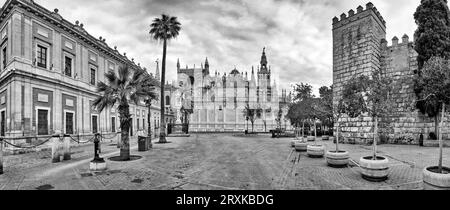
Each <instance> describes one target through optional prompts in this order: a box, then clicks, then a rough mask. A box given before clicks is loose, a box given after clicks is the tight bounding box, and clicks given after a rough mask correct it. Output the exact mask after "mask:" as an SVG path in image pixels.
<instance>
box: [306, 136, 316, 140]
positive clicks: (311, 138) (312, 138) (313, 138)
mask: <svg viewBox="0 0 450 210" xmlns="http://www.w3.org/2000/svg"><path fill="white" fill-rule="evenodd" d="M306 139H307V140H308V141H315V140H316V137H314V136H308V137H307V138H306Z"/></svg>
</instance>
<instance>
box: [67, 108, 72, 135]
mask: <svg viewBox="0 0 450 210" xmlns="http://www.w3.org/2000/svg"><path fill="white" fill-rule="evenodd" d="M73 125H74V123H73V113H70V112H66V134H73V130H74V129H73Z"/></svg>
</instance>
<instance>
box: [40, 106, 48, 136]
mask: <svg viewBox="0 0 450 210" xmlns="http://www.w3.org/2000/svg"><path fill="white" fill-rule="evenodd" d="M37 112H38V113H37V115H38V116H37V127H38V135H48V114H49V113H48V110H44V109H38V111H37Z"/></svg>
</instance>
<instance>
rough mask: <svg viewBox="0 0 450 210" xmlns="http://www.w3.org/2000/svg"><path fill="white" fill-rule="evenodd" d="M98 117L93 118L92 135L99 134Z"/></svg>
mask: <svg viewBox="0 0 450 210" xmlns="http://www.w3.org/2000/svg"><path fill="white" fill-rule="evenodd" d="M97 119H98V118H97V116H95V115H94V116H92V133H94V134H96V133H98V124H97Z"/></svg>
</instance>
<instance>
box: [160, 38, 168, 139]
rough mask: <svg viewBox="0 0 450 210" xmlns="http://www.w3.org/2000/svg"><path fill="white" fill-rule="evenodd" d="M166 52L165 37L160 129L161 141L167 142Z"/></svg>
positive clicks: (165, 41)
mask: <svg viewBox="0 0 450 210" xmlns="http://www.w3.org/2000/svg"><path fill="white" fill-rule="evenodd" d="M166 52H167V40H166V39H164V44H163V58H162V67H161V95H160V97H161V100H160V101H161V118H160V122H161V123H160V129H159V130H160V131H159V143H167V140H166V120H165V114H166V113H165V110H166V109H165V104H164V85H165V84H166Z"/></svg>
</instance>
